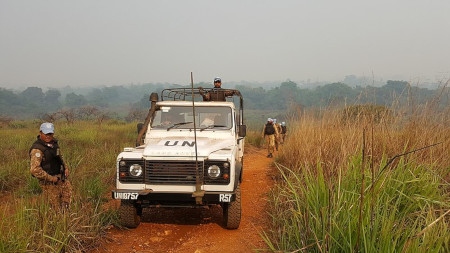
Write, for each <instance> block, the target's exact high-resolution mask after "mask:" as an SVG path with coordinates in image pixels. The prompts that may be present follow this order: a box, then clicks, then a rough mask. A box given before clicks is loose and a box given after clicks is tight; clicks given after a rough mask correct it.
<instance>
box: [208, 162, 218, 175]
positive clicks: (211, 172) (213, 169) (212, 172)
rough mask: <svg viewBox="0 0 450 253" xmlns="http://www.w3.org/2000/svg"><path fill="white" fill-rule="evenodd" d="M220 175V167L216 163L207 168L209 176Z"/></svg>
mask: <svg viewBox="0 0 450 253" xmlns="http://www.w3.org/2000/svg"><path fill="white" fill-rule="evenodd" d="M219 175H220V168H219V166H217V165H211V166H209V168H208V176H209V177H210V178H218V177H219Z"/></svg>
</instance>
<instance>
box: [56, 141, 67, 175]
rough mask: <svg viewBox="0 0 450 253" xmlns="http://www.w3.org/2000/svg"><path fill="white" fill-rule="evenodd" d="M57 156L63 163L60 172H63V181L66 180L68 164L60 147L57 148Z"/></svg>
mask: <svg viewBox="0 0 450 253" xmlns="http://www.w3.org/2000/svg"><path fill="white" fill-rule="evenodd" d="M56 157H58V159H59V162H60V164H61V167H60V169H59V172H60V173H61V181H63V182H64V181H66V169H67V165H66V162H64V159H63V156H62V154H61V151H60V150H59V148H58V149H56Z"/></svg>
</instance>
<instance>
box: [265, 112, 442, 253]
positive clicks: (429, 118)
mask: <svg viewBox="0 0 450 253" xmlns="http://www.w3.org/2000/svg"><path fill="white" fill-rule="evenodd" d="M368 108H370V109H369V110H373V107H368ZM449 108H450V107H449V106H447V107H444V108H439V110H437V109H435V110H432V108H429V107H427V106H424V107H421V108H415V109H414V110H409V111H411V112H412V113H405V110H400V109H396V108H390V109H389V110H385V111H384V112H385V113H382V114H379V113H376V115H378V116H377V117H375V116H374V115H375V113H373V112H371V111H360V112H359V113H356V114H353V113H349V110H331V109H328V110H324V111H319V112H317V111H310V112H305V113H304V114H303V115H302V117H301V118H300V120H298V121H297V122H295V123H292V122H291V124H290V126H291V127H290V129H289V132H288V133H289V136H288V139H287V141H286V143H285V144H283V146H282V149H281V151H280V152H279V153H278V156H277V158H276V161H277V163H276V164H277V168H278V172H279V175H280V176H279V180H278V183H277V187H276V188H275V189H274V190H273V191H272V192H271V194H270V200H271V201H270V203H271V210H270V213H271V215H272V229H271V230H269V231H265V232H264V238H265V240H266V242H267V245H268V247H269V248H270V249H271V250H274V251H283V252H448V251H449V250H450V246H449V245H450V232H449V229H448V228H449V225H450V215H449V213H450V211H449V210H450V204H449V203H450V196H449V194H448V193H449V189H450V188H449V182H448V176H449V171H450V160H449V159H448V157H449V151H448V150H449V149H450V109H449ZM351 115H353V116H351Z"/></svg>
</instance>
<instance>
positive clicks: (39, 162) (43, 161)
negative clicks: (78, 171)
mask: <svg viewBox="0 0 450 253" xmlns="http://www.w3.org/2000/svg"><path fill="white" fill-rule="evenodd" d="M57 149H58V142H57V141H56V140H54V141H53V142H51V143H45V142H44V141H42V140H41V139H39V136H38V139H37V140H36V142H35V143H34V144H33V145H32V146H31V148H30V172H31V175H32V176H34V177H35V178H37V179H38V180H39V185H40V186H41V188H42V192H43V195H44V197H46V198H47V199H48V200H49V202H50V205H51V206H52V207H53V208H54V209H60V208H61V207H63V208H68V207H69V205H70V202H71V199H72V185H71V184H70V182H69V181H68V180H67V179H66V180H64V181H62V180H57V179H56V178H61V172H60V170H59V168H60V166H61V162H60V161H59V159H57V157H56V152H57ZM66 169H67V168H66ZM56 180H57V182H54V181H56Z"/></svg>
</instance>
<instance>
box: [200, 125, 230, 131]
mask: <svg viewBox="0 0 450 253" xmlns="http://www.w3.org/2000/svg"><path fill="white" fill-rule="evenodd" d="M214 127H226V126H224V125H209V126H205V127H202V128H200V132H201V131H203V130H205V129H211V128H214Z"/></svg>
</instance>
